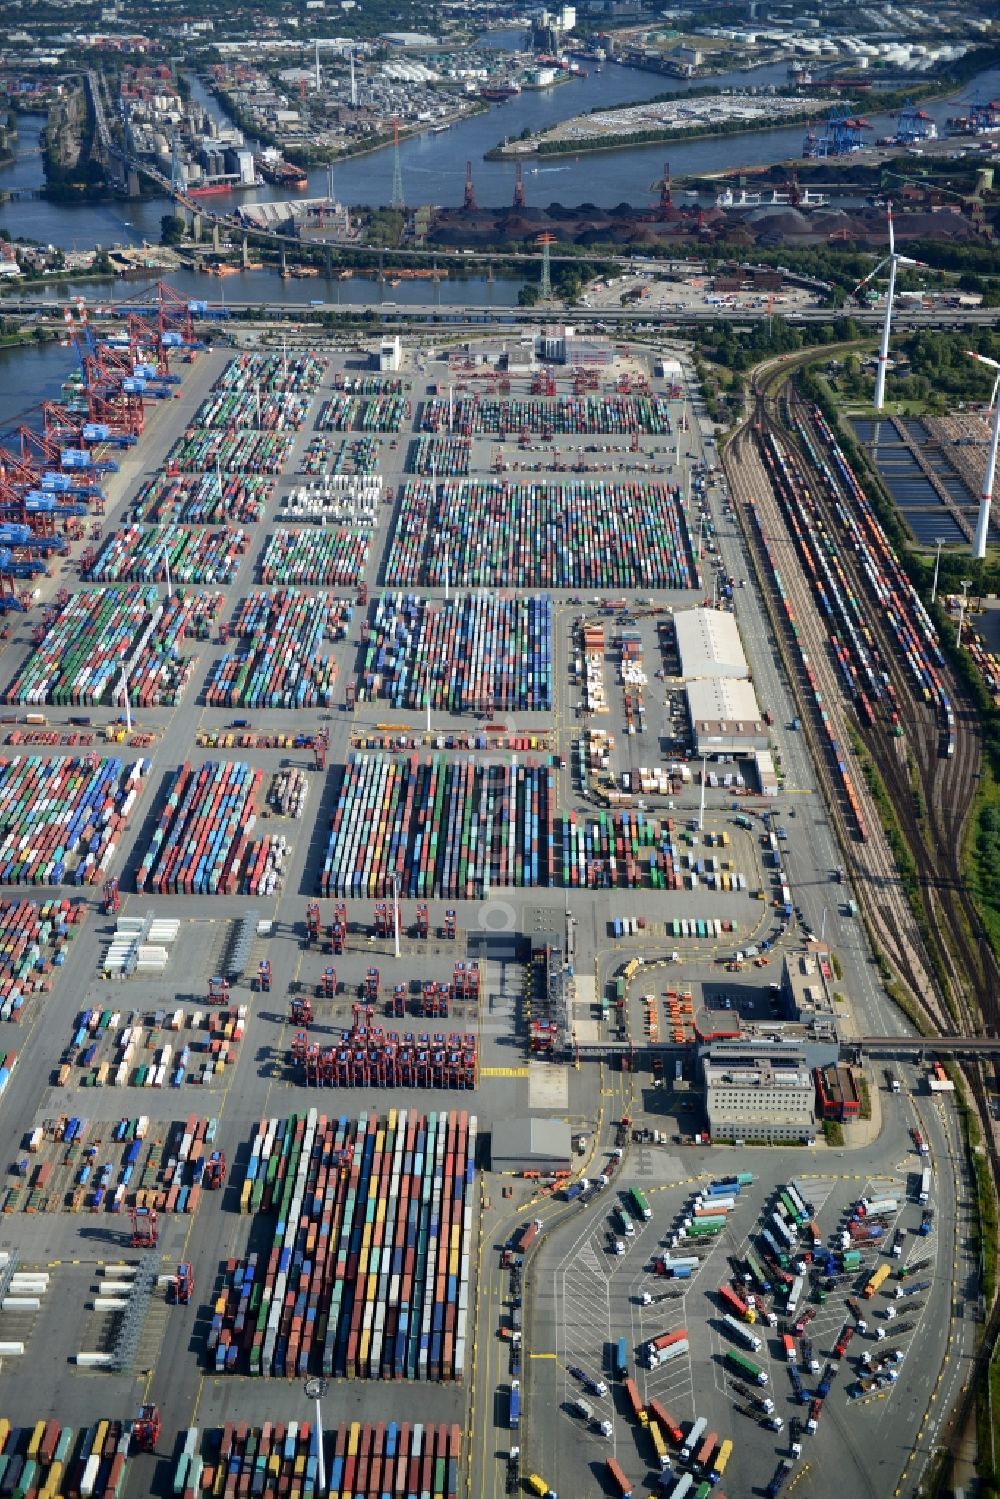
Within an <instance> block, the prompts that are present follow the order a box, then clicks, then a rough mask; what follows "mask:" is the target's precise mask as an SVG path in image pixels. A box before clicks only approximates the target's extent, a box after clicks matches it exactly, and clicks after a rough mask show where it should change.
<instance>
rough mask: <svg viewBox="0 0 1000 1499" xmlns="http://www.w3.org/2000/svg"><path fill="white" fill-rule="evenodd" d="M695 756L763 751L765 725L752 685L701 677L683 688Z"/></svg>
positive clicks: (748, 753) (721, 678)
mask: <svg viewBox="0 0 1000 1499" xmlns="http://www.w3.org/2000/svg"><path fill="white" fill-rule="evenodd" d="M685 693H686V696H687V706H688V715H689V717H690V720H691V739H692V743H693V745H694V751H695V754H696V755H724V756H726V757H732V756H735V755H753V754H756V753H757V752H758V751H760V750H766V749H767V745H768V730H767V724H766V723H765V722H764V720H763V719H762V718H761V716H760V709H759V707H758V706H757V695H756V693H755V692H754V690H753V683H752V682H745V681H739V680H738V679H736V678H733V677H702V678H699V679H698V680H696V681H693V682H688V684H687V687H686V688H685Z"/></svg>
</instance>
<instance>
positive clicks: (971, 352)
mask: <svg viewBox="0 0 1000 1499" xmlns="http://www.w3.org/2000/svg"><path fill="white" fill-rule="evenodd" d="M965 352H966V353H967V354H968V356H969V358H970V359H978V360H979V363H980V364H988V365H989V367H990V369H991V370H1000V363H998V362H997V361H996V360H995V359H990V358H989V357H988V355H986V354H977V353H976V351H975V349H966V351H965Z"/></svg>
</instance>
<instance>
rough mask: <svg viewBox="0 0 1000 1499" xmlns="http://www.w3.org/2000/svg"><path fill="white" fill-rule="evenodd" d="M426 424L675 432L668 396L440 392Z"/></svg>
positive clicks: (468, 431)
mask: <svg viewBox="0 0 1000 1499" xmlns="http://www.w3.org/2000/svg"><path fill="white" fill-rule="evenodd" d="M421 426H422V428H423V430H424V431H425V432H457V433H459V434H460V435H462V436H466V437H471V436H488V437H500V436H503V435H507V434H510V435H512V436H513V435H516V434H518V433H521V432H528V433H531V434H533V435H540V436H543V437H551V436H554V435H555V434H560V435H568V436H577V437H588V436H599V435H602V434H607V435H612V434H614V433H621V432H642V433H644V434H646V435H648V436H651V437H667V436H669V435H670V431H671V428H670V406H669V403H668V402H667V401H666V400H665V399H664V397H663V396H652V395H606V396H589V395H588V396H559V397H557V398H556V399H555V400H545V399H535V398H529V399H526V400H519V399H517V398H514V399H506V398H502V399H501V398H497V397H493V396H480V395H478V394H477V395H473V396H469V397H462V398H461V399H459V400H454V399H452V400H449V399H448V398H447V397H445V396H436V397H434V398H433V399H431V400H429V401H427V402H426V403H425V405H424V409H423V413H422V421H421Z"/></svg>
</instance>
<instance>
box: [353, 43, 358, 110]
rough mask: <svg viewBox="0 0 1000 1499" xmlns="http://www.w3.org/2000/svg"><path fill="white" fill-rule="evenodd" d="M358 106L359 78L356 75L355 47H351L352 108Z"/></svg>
mask: <svg viewBox="0 0 1000 1499" xmlns="http://www.w3.org/2000/svg"><path fill="white" fill-rule="evenodd" d="M357 107H358V80H357V79H356V78H355V76H354V49H353V48H352V49H351V108H352V109H357Z"/></svg>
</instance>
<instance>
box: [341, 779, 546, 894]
mask: <svg viewBox="0 0 1000 1499" xmlns="http://www.w3.org/2000/svg"><path fill="white" fill-rule="evenodd" d="M554 806H555V797H554V785H553V773H552V771H551V770H550V769H548V768H545V767H540V766H536V765H518V764H516V763H515V764H512V765H497V764H486V763H482V762H479V763H476V762H475V761H474V760H473V759H472V758H470V759H468V760H464V761H462V762H461V763H458V764H456V763H454V762H453V761H451V760H449V759H448V757H447V756H445V755H434V756H432V757H428V758H427V759H426V760H425V761H424V762H423V763H421V762H420V759H419V757H418V756H416V755H413V756H410V757H409V759H406V760H399V759H392V758H390V757H388V756H382V755H367V754H352V755H351V756H350V757H349V760H348V763H347V765H346V766H345V769H344V777H343V780H342V782H341V786H340V794H339V797H338V801H337V808H336V811H335V813H334V817H333V823H332V826H331V830H330V841H329V844H328V847H327V851H326V857H325V861H324V865H323V873H322V876H321V886H320V893H321V894H323V895H333V896H341V897H343V896H355V897H357V896H369V897H371V898H376V897H383V898H384V897H386V896H387V895H390V894H392V891H393V877H394V875H398V876H399V883H400V893H401V894H402V895H403V896H410V897H412V896H421V897H429V896H434V897H450V898H452V899H467V900H482V899H484V898H485V897H486V896H487V894H488V892H489V890H490V889H491V888H493V887H495V886H519V887H528V886H534V885H543V884H547V885H551V884H554V883H555V852H554V839H553V818H554Z"/></svg>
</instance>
